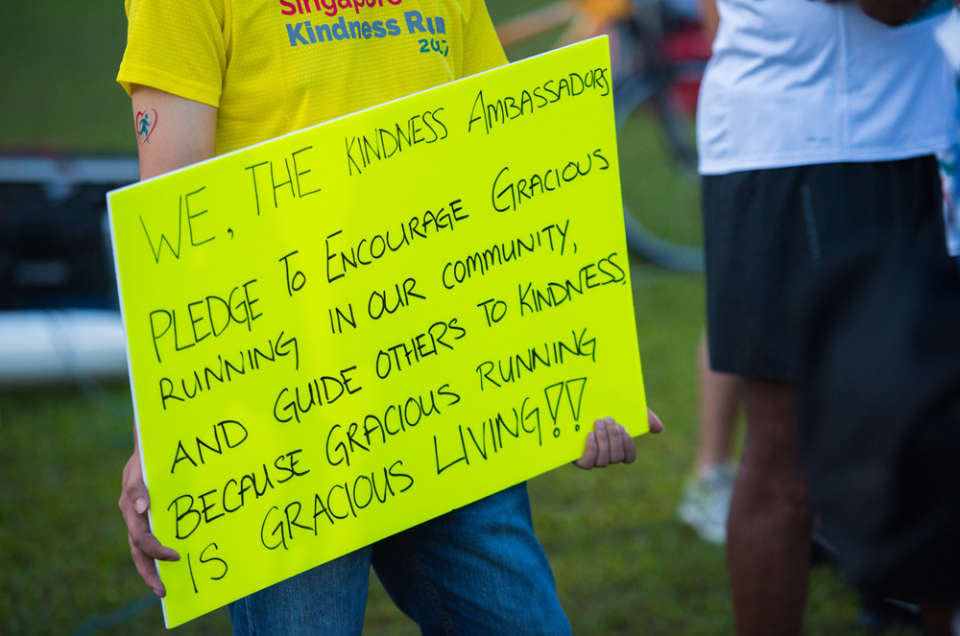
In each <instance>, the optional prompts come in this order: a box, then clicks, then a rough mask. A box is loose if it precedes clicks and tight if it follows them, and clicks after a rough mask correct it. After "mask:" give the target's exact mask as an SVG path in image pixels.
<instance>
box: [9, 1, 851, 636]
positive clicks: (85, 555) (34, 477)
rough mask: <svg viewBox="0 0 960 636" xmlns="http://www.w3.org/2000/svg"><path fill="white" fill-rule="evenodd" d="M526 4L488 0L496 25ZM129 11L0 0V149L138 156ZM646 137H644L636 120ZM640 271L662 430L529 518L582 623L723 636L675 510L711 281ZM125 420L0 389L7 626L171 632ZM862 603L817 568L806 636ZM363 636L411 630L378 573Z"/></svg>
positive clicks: (124, 395) (87, 406)
mask: <svg viewBox="0 0 960 636" xmlns="http://www.w3.org/2000/svg"><path fill="white" fill-rule="evenodd" d="M534 4H537V3H535V2H532V1H520V0H497V1H493V2H490V3H489V5H490V7H491V12H492V13H493V14H494V17H495V19H499V18H502V17H504V16H506V15H507V14H511V13H516V12H519V11H521V10H523V9H525V8H527V7H529V6H532V5H534ZM121 6H122V3H121V2H119V0H117V1H114V2H104V1H100V2H89V1H88V2H82V3H81V2H74V3H70V2H52V1H51V0H39V1H38V0H34V1H33V2H29V3H27V2H16V3H15V2H2V3H0V25H3V27H4V34H3V35H4V37H3V38H0V53H2V57H0V73H2V75H0V77H2V78H3V83H4V88H3V90H2V91H0V115H2V116H0V151H8V150H10V149H13V148H43V149H52V150H64V151H82V152H126V153H132V152H133V151H134V142H133V134H132V131H131V129H130V128H131V127H130V112H129V101H128V100H127V98H126V96H125V95H124V94H123V92H122V91H121V89H120V88H119V87H118V86H117V85H116V84H115V83H114V81H113V76H114V74H115V72H116V68H117V64H118V63H119V58H120V53H121V51H122V47H123V33H122V29H123V17H122V10H121ZM546 41H547V40H546V39H545V40H542V41H541V42H539V43H534V44H533V45H531V47H530V48H529V49H528V50H524V51H519V52H515V56H520V55H525V54H528V53H532V52H534V50H535V49H536V47H538V46H544V45H545V42H546ZM638 134H639V135H641V137H642V136H643V135H646V136H647V138H649V135H651V134H652V133H651V132H650V131H649V130H646V131H644V130H643V127H642V126H641V127H640V131H639V133H638ZM637 143H638V144H641V143H643V142H639V141H638V142H637ZM628 145H629V144H628ZM661 163H662V162H660V161H659V160H655V159H649V158H648V159H643V158H640V159H638V160H637V162H636V163H635V164H633V165H635V166H636V171H637V175H638V179H642V180H641V181H638V182H639V183H642V184H643V186H642V187H643V188H644V193H645V194H647V193H649V194H650V195H651V196H654V197H660V200H661V201H663V203H654V204H650V206H649V207H651V208H659V209H670V208H680V209H682V210H683V213H684V214H689V215H693V217H694V218H695V215H696V210H695V207H693V208H691V206H696V201H695V194H694V196H693V198H692V199H691V198H690V196H689V193H687V194H683V195H682V196H685V197H686V200H685V202H683V201H681V202H679V203H677V202H673V200H672V199H671V197H672V196H674V195H671V194H670V193H669V192H666V190H669V188H666V187H664V186H663V183H664V181H665V178H664V177H660V176H657V175H658V171H659V170H663V169H664V168H663V166H662V165H661ZM684 231H685V232H689V231H692V232H693V233H694V235H695V233H696V232H697V231H698V230H697V229H696V227H695V224H694V226H693V230H689V229H688V230H684ZM632 276H633V283H634V298H635V304H636V317H637V329H638V334H639V339H640V349H641V353H642V355H643V361H644V369H645V376H646V388H647V392H648V396H649V398H650V401H651V404H652V405H653V406H654V407H655V408H656V409H657V410H658V412H659V413H660V415H661V416H662V418H663V420H664V421H665V422H666V424H667V427H668V428H667V432H666V433H665V434H664V435H662V436H661V437H659V438H644V439H642V440H641V441H640V451H641V452H640V458H639V460H638V462H637V463H636V464H634V465H633V466H630V467H628V468H622V467H620V468H615V469H610V470H605V471H594V472H590V473H583V472H581V471H577V470H575V469H573V468H562V469H558V470H556V471H554V472H552V473H550V474H547V475H544V476H542V477H540V478H538V479H536V480H534V481H532V482H531V484H530V492H531V497H532V500H533V509H534V522H535V525H536V527H537V531H538V535H539V536H540V538H541V540H542V542H543V544H544V546H545V548H546V550H547V553H548V555H549V557H550V560H551V563H552V564H553V567H554V571H555V574H556V578H557V582H558V586H559V591H560V597H561V601H562V602H563V605H564V607H565V608H566V610H567V612H568V614H569V616H570V620H571V622H572V623H573V627H574V632H575V633H578V634H651V635H656V634H669V635H674V634H694V635H695V634H729V633H731V625H732V619H731V613H730V604H729V589H728V582H727V577H726V571H725V567H724V558H723V551H722V550H721V549H718V548H716V547H712V546H709V545H706V544H704V543H702V542H700V541H699V540H698V539H697V538H696V537H695V535H694V534H693V533H692V532H691V531H690V530H688V529H687V528H686V527H685V526H683V525H682V524H680V523H679V522H678V521H677V520H676V518H675V515H674V510H675V507H676V504H677V501H678V500H679V497H680V492H681V488H682V484H683V480H684V478H685V476H686V473H687V470H688V467H689V464H690V461H691V459H692V456H693V453H694V448H695V444H696V427H695V419H694V418H695V402H696V395H695V375H694V374H695V370H694V369H695V368H694V352H695V347H696V342H697V339H698V337H699V334H700V331H701V329H702V324H703V316H704V306H703V303H704V300H703V280H702V278H700V277H695V276H680V275H675V274H670V273H667V272H664V271H662V270H658V269H655V268H652V267H650V266H648V265H645V264H643V263H641V262H638V261H635V262H633V263H632ZM131 418H132V409H131V405H130V398H129V392H128V389H127V387H126V386H125V385H115V386H108V387H104V388H99V389H98V388H93V389H90V388H88V389H86V390H81V389H79V388H72V387H60V388H46V389H37V390H30V391H17V392H10V391H8V392H0V440H2V441H0V483H2V484H3V488H2V490H0V634H10V635H15V634H16V635H19V634H63V633H72V632H74V631H75V630H77V629H78V628H79V627H81V626H87V627H96V626H97V625H98V624H99V625H102V624H103V623H102V622H101V623H97V622H95V621H94V622H90V621H91V619H93V618H94V617H106V616H108V615H110V614H112V613H114V612H117V611H118V610H121V609H122V608H127V609H128V610H130V611H129V612H128V613H129V614H132V616H130V617H128V618H127V620H125V621H123V622H122V623H120V624H118V625H116V626H114V627H112V628H111V629H107V630H105V631H103V632H98V633H107V634H118V635H119V634H161V633H164V629H163V624H162V619H161V616H160V609H159V605H157V604H154V603H150V604H146V605H143V606H141V605H131V604H136V603H138V602H139V601H140V600H141V599H143V598H144V596H145V595H146V593H147V590H146V588H145V586H144V585H143V584H142V582H141V581H140V578H139V576H138V575H137V573H136V571H135V570H134V568H133V566H132V564H131V563H130V560H129V553H128V549H127V545H126V537H125V534H126V533H125V528H124V526H123V524H122V521H121V519H120V515H119V513H118V511H117V508H116V499H117V496H118V494H119V487H120V471H121V469H122V467H123V464H124V462H125V461H126V458H127V456H128V455H129V452H130V448H131V439H130V422H131ZM855 611H856V599H855V597H854V595H853V593H852V592H851V591H850V590H849V589H848V588H847V587H846V586H844V585H843V584H842V582H840V581H839V580H838V579H837V577H836V576H835V575H834V574H833V573H832V572H831V571H830V570H825V569H818V570H816V571H815V572H814V574H813V577H812V582H811V586H810V598H809V603H808V610H807V626H808V633H810V634H823V635H830V634H857V633H858V632H856V630H854V629H853V628H852V625H853V620H854V615H855ZM177 631H178V633H183V634H209V633H226V632H228V631H229V621H228V619H227V617H226V613H225V612H224V611H219V612H215V613H213V614H211V615H208V616H206V617H204V618H201V619H199V620H197V621H194V622H192V623H190V624H188V625H186V626H184V627H183V628H181V629H179V630H177ZM365 631H366V632H368V633H376V634H379V633H389V634H414V633H417V630H416V628H415V626H414V625H413V624H412V623H411V622H410V621H409V620H408V619H406V618H405V617H404V616H403V615H402V614H400V612H399V611H398V610H397V609H396V608H395V607H393V605H392V603H391V602H390V601H389V599H388V598H387V597H386V594H385V592H384V591H383V589H382V588H381V587H380V585H379V584H378V583H377V582H376V579H375V577H374V578H372V582H371V586H370V601H369V604H368V608H367V617H366V630H365Z"/></svg>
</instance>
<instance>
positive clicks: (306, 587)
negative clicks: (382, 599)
mask: <svg viewBox="0 0 960 636" xmlns="http://www.w3.org/2000/svg"><path fill="white" fill-rule="evenodd" d="M370 556H371V550H370V548H363V549H361V550H357V551H356V552H352V553H350V554H348V555H346V556H343V557H340V558H339V559H335V560H333V561H331V562H329V563H324V564H323V565H320V566H317V567H315V568H313V569H312V570H308V571H306V572H303V573H302V574H299V575H297V576H295V577H293V578H292V579H287V580H286V581H281V582H280V583H277V584H276V585H272V586H270V587H268V588H267V589H265V590H261V591H259V592H256V593H254V594H251V595H250V596H248V597H246V598H242V599H240V600H238V601H235V602H234V603H231V604H230V620H231V622H232V623H233V633H234V634H236V636H254V635H256V634H260V635H264V636H271V635H273V634H283V635H284V636H287V635H289V636H299V635H301V634H302V635H304V636H306V635H307V634H310V635H313V634H337V635H339V634H344V635H347V634H350V635H355V634H360V631H361V629H362V628H363V615H364V610H365V608H366V604H367V584H368V582H369V580H370Z"/></svg>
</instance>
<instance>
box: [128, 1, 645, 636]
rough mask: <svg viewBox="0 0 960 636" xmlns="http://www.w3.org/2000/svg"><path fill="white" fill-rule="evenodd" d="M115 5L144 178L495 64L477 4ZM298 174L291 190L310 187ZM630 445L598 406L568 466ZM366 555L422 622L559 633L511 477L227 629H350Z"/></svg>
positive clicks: (146, 572) (274, 595)
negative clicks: (124, 29)
mask: <svg viewBox="0 0 960 636" xmlns="http://www.w3.org/2000/svg"><path fill="white" fill-rule="evenodd" d="M126 11H127V16H128V20H129V33H128V43H127V48H126V51H125V54H124V58H123V62H122V64H121V67H120V71H119V76H118V80H119V82H120V83H121V85H122V86H123V87H124V89H125V90H126V91H127V92H128V93H129V94H130V96H131V98H132V103H133V112H134V113H135V122H136V129H135V130H136V133H137V137H138V140H139V142H140V145H139V155H140V167H141V178H143V179H148V178H150V177H153V176H157V175H160V174H163V173H166V172H169V171H172V170H175V169H178V168H181V167H184V166H187V165H190V164H192V163H196V162H199V161H202V160H205V159H208V158H211V157H214V156H216V155H220V154H223V153H227V152H230V151H232V150H236V149H239V148H242V147H245V146H249V145H251V144H255V143H257V142H260V141H263V140H267V139H271V138H274V137H277V136H280V135H283V134H285V133H288V132H291V131H294V130H298V129H301V128H304V127H307V126H310V125H313V124H316V123H319V122H323V121H327V120H330V119H333V118H336V117H338V116H340V115H343V114H346V113H351V112H354V111H357V110H361V109H364V108H367V107H370V106H373V105H376V104H380V103H383V102H386V101H389V100H392V99H395V98H398V97H401V96H405V95H408V94H411V93H415V92H418V91H421V90H424V89H426V88H430V87H432V86H436V85H439V84H442V83H445V82H449V81H452V80H455V79H458V78H462V77H465V76H468V75H471V74H474V73H478V72H480V71H483V70H486V69H490V68H493V67H495V66H498V65H502V64H504V63H505V62H506V59H505V56H504V53H503V50H502V48H501V46H500V44H499V42H498V41H497V37H496V34H495V32H494V30H493V27H492V24H491V23H490V18H489V15H488V14H487V10H486V7H485V5H484V4H483V2H481V1H480V0H464V1H462V2H457V1H453V0H424V1H417V0H386V1H383V0H378V1H366V2H360V1H359V0H357V1H355V2H349V1H346V2H344V1H343V0H341V1H339V2H333V1H326V0H323V1H321V0H278V1H272V2H252V1H250V0H196V1H195V2H180V1H179V0H127V1H126ZM442 128H443V123H442V121H440V119H439V118H438V116H437V113H433V114H430V113H426V114H424V115H422V116H418V117H417V118H416V121H414V120H413V119H412V120H411V121H410V122H409V130H410V135H409V142H410V143H413V144H416V143H421V142H422V143H431V140H433V141H436V140H437V139H436V138H437V137H438V136H439V135H441V134H442ZM431 135H432V136H431ZM365 168H366V165H362V166H361V165H359V164H358V165H357V166H356V169H357V170H361V169H365ZM294 171H295V172H297V177H298V178H299V177H300V176H301V175H304V174H307V173H306V172H302V171H298V169H297V168H294ZM268 180H269V179H268ZM272 185H273V187H274V188H275V189H279V188H282V187H289V189H290V190H293V188H292V186H290V184H289V183H286V184H283V183H281V184H276V183H274V184H272ZM300 185H302V184H299V185H298V186H297V189H296V190H295V192H296V196H309V195H310V194H311V193H312V192H311V191H309V189H308V188H306V187H300ZM267 199H269V197H267ZM267 199H265V200H267ZM158 355H159V354H158ZM649 418H650V430H651V431H653V432H657V433H658V432H660V431H661V430H662V425H661V424H660V422H659V420H657V418H656V416H655V415H653V414H652V413H650V414H649ZM135 435H136V433H135ZM635 456H636V449H635V445H634V441H633V439H632V438H631V437H630V435H629V434H628V433H627V431H626V430H625V429H624V428H623V427H622V426H620V425H619V424H617V423H616V422H614V421H613V420H612V419H610V418H605V419H602V420H597V421H596V423H595V425H594V431H593V432H591V433H590V434H589V436H588V437H587V439H586V448H585V450H584V453H583V456H582V457H581V458H580V459H579V460H578V461H577V462H576V465H577V466H578V467H580V468H583V469H590V468H593V467H603V466H606V465H608V464H611V463H630V462H632V461H633V460H634V458H635ZM141 466H142V462H141V457H140V452H139V444H137V443H136V440H135V450H134V452H133V454H132V455H131V457H130V460H129V461H128V462H127V465H126V467H125V468H124V472H123V488H122V493H121V497H120V500H119V507H120V509H121V511H122V514H123V518H124V521H125V523H126V525H127V528H128V533H129V543H130V550H131V555H132V557H133V561H134V563H135V565H136V567H137V570H138V572H139V573H140V575H141V576H142V577H143V579H144V581H145V582H146V583H147V584H148V585H149V586H150V587H151V588H152V589H153V590H154V592H155V593H156V594H157V595H159V596H163V595H164V594H165V588H164V585H163V583H162V582H161V581H160V578H159V576H158V575H157V572H156V569H155V566H154V563H153V560H154V559H159V560H168V561H171V560H177V559H178V558H179V555H178V554H177V553H176V552H174V551H173V550H171V549H169V548H167V547H164V546H162V545H161V544H160V543H159V542H158V541H157V539H156V538H155V537H153V535H152V534H151V533H150V530H149V527H148V523H147V517H146V513H147V510H148V508H149V496H148V494H147V490H146V487H145V484H144V482H143V476H142V470H141ZM291 469H292V466H291ZM371 565H373V567H374V568H375V570H376V571H377V574H378V576H379V577H380V579H381V580H382V581H383V583H384V585H385V587H386V588H387V590H388V591H389V593H390V594H391V596H392V597H393V599H394V601H395V602H396V603H397V605H398V606H399V607H400V608H401V609H402V610H403V611H404V612H405V613H406V614H407V615H409V616H410V617H411V618H412V619H413V620H415V621H416V622H417V623H418V624H419V625H420V627H421V629H422V630H423V631H424V632H426V633H434V632H444V633H451V632H456V633H502V632H509V633H523V634H534V633H542V634H562V633H569V631H570V627H569V624H568V621H567V618H566V616H565V614H564V612H563V610H562V608H561V607H560V603H559V600H558V598H557V592H556V587H555V584H554V580H553V574H552V572H551V570H550V566H549V564H548V562H547V559H546V556H545V554H544V552H543V549H542V547H541V546H540V544H539V542H538V541H537V539H536V537H535V535H534V533H533V528H532V523H531V519H530V510H529V501H528V498H527V494H526V489H525V487H524V485H522V484H521V485H519V486H515V487H512V488H509V489H507V490H504V491H502V492H500V493H498V494H495V495H492V496H490V497H487V498H485V499H483V500H480V501H478V502H476V503H473V504H470V505H468V506H465V507H463V508H460V509H458V510H454V511H453V512H451V513H448V514H446V515H443V516H441V517H438V518H436V519H433V520H431V521H429V522H426V523H423V524H421V525H419V526H416V527H414V528H411V529H410V530H407V531H404V532H401V533H400V534H397V535H395V536H393V537H389V538H388V539H385V540H382V541H380V542H378V543H376V544H374V545H372V546H368V547H366V548H363V549H360V550H358V551H356V552H353V553H351V554H348V555H346V556H344V557H341V558H339V559H336V560H334V561H332V562H329V563H327V564H325V565H322V566H319V567H317V568H314V569H312V570H309V571H307V572H305V573H303V574H301V575H299V576H296V577H294V578H292V579H288V580H286V581H283V582H281V583H279V584H276V585H274V586H272V587H269V588H267V589H265V590H262V591H260V592H258V593H256V594H253V595H251V596H249V597H246V598H243V599H241V600H239V601H237V602H235V603H233V604H232V605H231V606H230V615H231V619H232V621H233V625H234V630H235V632H236V633H238V634H245V633H285V634H287V633H301V632H302V633H358V632H359V631H360V629H361V627H362V622H363V615H364V606H365V603H366V590H367V580H368V576H369V568H370V566H371Z"/></svg>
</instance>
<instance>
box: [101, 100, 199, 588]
mask: <svg viewBox="0 0 960 636" xmlns="http://www.w3.org/2000/svg"><path fill="white" fill-rule="evenodd" d="M132 99H133V119H134V130H135V132H136V135H137V143H138V144H139V155H140V178H141V179H148V178H150V177H155V176H157V175H158V174H163V173H165V172H169V171H171V170H175V169H176V168H182V167H183V166H187V165H190V164H191V163H196V162H197V161H201V160H203V159H209V158H210V157H212V156H213V153H214V148H215V145H214V140H215V137H216V129H217V109H216V108H213V107H212V106H208V105H206V104H201V103H199V102H194V101H191V100H189V99H184V98H182V97H177V96H176V95H171V94H170V93H164V92H163V91H158V90H156V89H153V88H147V87H145V86H139V87H137V88H135V89H134V90H133V94H132ZM117 505H118V506H119V507H120V512H121V514H122V515H123V521H124V523H126V524H127V540H128V543H129V544H130V556H131V557H132V558H133V564H134V565H135V566H136V568H137V572H139V573H140V576H141V577H142V578H143V580H144V582H145V583H146V584H147V585H148V586H149V587H150V588H151V589H152V590H153V592H154V593H155V594H156V595H157V596H163V595H164V594H166V589H165V588H164V586H163V583H162V582H161V581H160V577H159V576H158V575H157V570H156V567H154V564H153V560H154V559H160V560H162V561H176V560H178V559H179V558H180V555H178V554H177V553H176V552H175V551H173V550H171V549H170V548H167V547H164V546H162V545H160V542H159V541H157V539H156V537H154V536H153V535H152V534H151V533H150V526H149V524H148V523H147V509H148V508H149V507H150V497H149V495H148V494H147V487H146V485H145V484H144V483H143V475H142V473H141V471H140V445H139V444H138V443H137V431H136V429H134V432H133V454H132V455H131V456H130V459H129V460H127V464H126V466H124V468H123V477H122V482H121V489H120V500H119V501H118V502H117Z"/></svg>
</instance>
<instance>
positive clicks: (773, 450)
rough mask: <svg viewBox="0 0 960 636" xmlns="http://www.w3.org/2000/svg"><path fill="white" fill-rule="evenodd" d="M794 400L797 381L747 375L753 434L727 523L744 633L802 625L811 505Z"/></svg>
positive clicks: (765, 635)
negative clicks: (803, 467)
mask: <svg viewBox="0 0 960 636" xmlns="http://www.w3.org/2000/svg"><path fill="white" fill-rule="evenodd" d="M795 402H796V396H795V391H794V388H793V385H791V384H783V383H772V382H762V381H758V380H749V379H747V380H745V383H744V404H745V407H746V412H747V438H746V445H745V447H744V451H743V455H742V457H741V459H740V472H739V475H738V478H737V484H736V488H735V490H734V493H733V502H732V504H731V509H730V518H729V522H728V526H727V533H728V534H727V565H728V567H729V570H730V580H731V585H732V588H733V608H734V615H735V618H736V626H737V633H738V634H740V636H754V635H758V636H759V635H762V636H771V635H780V634H782V635H795V634H800V633H801V627H802V623H803V607H804V603H805V601H806V594H807V570H808V567H809V559H810V527H811V519H812V513H811V507H810V503H809V499H808V492H807V486H806V483H805V480H804V479H803V475H802V472H801V468H800V456H799V445H798V440H797V432H796V413H795Z"/></svg>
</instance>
